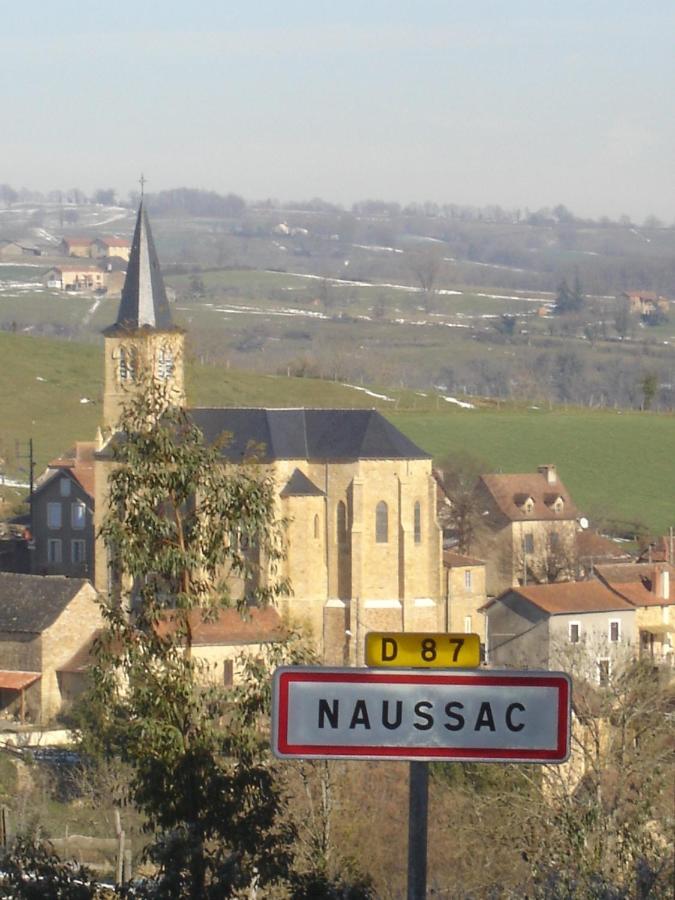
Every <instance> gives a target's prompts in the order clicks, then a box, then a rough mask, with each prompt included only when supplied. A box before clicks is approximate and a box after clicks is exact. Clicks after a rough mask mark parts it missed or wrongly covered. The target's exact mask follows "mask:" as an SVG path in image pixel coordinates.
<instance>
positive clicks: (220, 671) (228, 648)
mask: <svg viewBox="0 0 675 900" xmlns="http://www.w3.org/2000/svg"><path fill="white" fill-rule="evenodd" d="M174 628H175V622H174V621H173V619H172V617H171V615H170V614H169V615H167V616H165V618H164V619H162V620H161V621H160V623H159V625H158V632H159V633H160V634H167V633H169V632H171V631H173V629H174ZM190 629H191V632H192V657H193V659H195V660H197V661H200V662H201V663H203V664H204V666H205V672H204V674H205V676H206V677H207V679H208V680H209V681H210V682H213V683H215V684H218V685H224V686H225V687H232V686H233V685H234V684H237V682H238V681H239V678H240V674H241V658H240V657H241V654H249V655H251V654H252V655H258V654H259V653H260V651H261V648H262V647H263V646H264V645H265V644H271V643H274V642H275V641H279V640H281V639H282V638H284V637H285V636H286V634H287V629H286V628H285V627H284V624H283V622H282V621H281V617H280V616H279V613H278V612H277V610H276V609H274V608H273V607H267V608H266V609H251V610H250V614H249V616H248V618H246V619H244V618H242V616H241V615H240V614H239V613H238V612H237V610H236V609H222V610H220V611H219V612H218V614H217V617H216V619H215V620H213V621H205V620H204V618H203V616H202V614H201V612H200V611H199V610H194V611H193V612H192V613H191V614H190Z"/></svg>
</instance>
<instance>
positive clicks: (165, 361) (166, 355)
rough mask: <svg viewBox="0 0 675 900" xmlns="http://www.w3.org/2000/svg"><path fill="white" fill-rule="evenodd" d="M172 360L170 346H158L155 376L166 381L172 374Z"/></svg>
mask: <svg viewBox="0 0 675 900" xmlns="http://www.w3.org/2000/svg"><path fill="white" fill-rule="evenodd" d="M173 370H174V360H173V353H172V352H171V348H170V347H160V349H159V353H158V354H157V377H158V378H159V379H160V380H161V381H167V380H168V379H169V378H171V376H172V375H173Z"/></svg>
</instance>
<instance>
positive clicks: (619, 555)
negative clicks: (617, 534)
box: [577, 530, 632, 562]
mask: <svg viewBox="0 0 675 900" xmlns="http://www.w3.org/2000/svg"><path fill="white" fill-rule="evenodd" d="M577 553H578V554H579V556H580V557H581V558H582V559H593V558H595V559H598V560H600V559H605V560H610V559H611V560H616V561H619V560H621V561H622V562H630V561H631V560H632V557H631V555H630V553H629V552H628V551H627V550H626V548H625V545H624V544H617V542H616V541H612V540H610V539H609V538H606V537H604V536H603V535H601V534H598V533H597V531H590V530H586V531H579V532H577Z"/></svg>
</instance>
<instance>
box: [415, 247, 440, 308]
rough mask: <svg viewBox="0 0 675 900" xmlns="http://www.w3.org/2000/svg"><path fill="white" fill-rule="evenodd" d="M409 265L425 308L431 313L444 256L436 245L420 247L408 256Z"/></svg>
mask: <svg viewBox="0 0 675 900" xmlns="http://www.w3.org/2000/svg"><path fill="white" fill-rule="evenodd" d="M408 265H409V267H410V271H411V272H412V274H413V275H414V277H415V280H416V281H417V283H418V285H419V287H420V290H421V291H422V295H423V302H424V308H425V310H426V311H427V312H430V311H431V309H432V308H433V305H434V302H433V298H434V294H435V292H436V284H437V282H438V276H439V275H440V272H441V268H442V265H443V254H442V252H441V250H440V249H439V248H438V247H437V246H435V245H430V246H426V247H420V248H419V249H417V250H414V251H411V252H410V253H409V254H408Z"/></svg>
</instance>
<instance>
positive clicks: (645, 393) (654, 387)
mask: <svg viewBox="0 0 675 900" xmlns="http://www.w3.org/2000/svg"><path fill="white" fill-rule="evenodd" d="M658 389H659V380H658V378H657V377H656V375H654V373H653V372H648V373H647V374H646V375H644V376H643V378H642V379H641V381H640V390H641V391H642V409H651V408H652V403H653V402H654V397H656V392H657V391H658Z"/></svg>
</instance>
